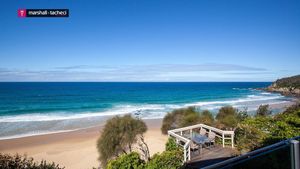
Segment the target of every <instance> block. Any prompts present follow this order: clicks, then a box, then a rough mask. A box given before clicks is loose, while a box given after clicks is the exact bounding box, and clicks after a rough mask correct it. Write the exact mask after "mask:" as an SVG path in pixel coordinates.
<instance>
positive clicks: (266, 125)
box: [235, 104, 300, 151]
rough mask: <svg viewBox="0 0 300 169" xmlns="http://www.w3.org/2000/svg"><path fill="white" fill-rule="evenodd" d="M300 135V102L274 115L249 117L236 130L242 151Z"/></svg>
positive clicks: (237, 142) (239, 147) (236, 136)
mask: <svg viewBox="0 0 300 169" xmlns="http://www.w3.org/2000/svg"><path fill="white" fill-rule="evenodd" d="M299 135H300V104H297V105H294V106H292V107H290V108H288V109H287V110H286V111H284V112H283V113H279V114H277V115H274V116H255V117H248V118H247V119H245V120H244V121H243V122H241V123H240V124H239V125H238V127H237V129H236V131H235V140H236V146H237V148H238V149H239V150H241V151H251V150H254V149H257V148H259V147H263V146H267V145H270V144H272V143H275V142H278V141H281V140H285V139H288V138H292V137H296V136H299Z"/></svg>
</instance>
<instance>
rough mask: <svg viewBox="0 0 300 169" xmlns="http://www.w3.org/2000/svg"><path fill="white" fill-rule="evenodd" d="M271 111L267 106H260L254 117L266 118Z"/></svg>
mask: <svg viewBox="0 0 300 169" xmlns="http://www.w3.org/2000/svg"><path fill="white" fill-rule="evenodd" d="M271 114H272V111H271V110H270V108H269V105H268V104H266V105H260V106H259V107H258V109H257V111H256V116H268V115H271Z"/></svg>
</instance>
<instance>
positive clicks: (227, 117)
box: [99, 104, 300, 169]
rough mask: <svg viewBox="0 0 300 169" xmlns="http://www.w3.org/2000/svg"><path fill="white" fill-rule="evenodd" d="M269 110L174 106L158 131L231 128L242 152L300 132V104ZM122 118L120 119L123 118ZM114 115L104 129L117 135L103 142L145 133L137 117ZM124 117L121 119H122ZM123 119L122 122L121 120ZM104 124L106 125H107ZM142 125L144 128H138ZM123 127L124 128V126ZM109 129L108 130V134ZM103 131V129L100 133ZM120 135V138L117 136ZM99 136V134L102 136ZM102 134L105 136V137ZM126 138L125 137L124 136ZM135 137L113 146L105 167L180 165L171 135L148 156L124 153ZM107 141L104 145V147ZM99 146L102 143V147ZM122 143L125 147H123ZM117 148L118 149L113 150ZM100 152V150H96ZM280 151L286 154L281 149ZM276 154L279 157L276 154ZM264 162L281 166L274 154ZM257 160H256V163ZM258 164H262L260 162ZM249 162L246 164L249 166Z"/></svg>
mask: <svg viewBox="0 0 300 169" xmlns="http://www.w3.org/2000/svg"><path fill="white" fill-rule="evenodd" d="M270 112H271V111H270V110H269V106H268V105H261V106H260V107H259V108H258V110H257V114H256V115H255V116H248V115H247V111H246V110H244V111H239V110H238V109H235V108H233V107H230V106H226V107H222V108H221V109H220V110H219V112H218V113H217V115H216V118H214V117H213V115H212V114H211V113H210V112H209V111H207V110H206V111H197V110H196V109H195V108H194V107H188V108H185V109H177V110H174V111H172V112H170V113H168V114H167V115H166V116H165V118H164V119H163V124H162V128H161V129H162V132H163V133H167V131H168V130H170V129H173V128H178V127H184V126H188V125H193V124H197V123H205V124H208V125H212V126H215V127H219V128H222V129H231V130H235V145H236V147H237V149H238V150H239V151H240V152H242V153H244V152H248V151H252V150H255V149H257V148H260V147H263V146H267V145H269V144H272V143H274V142H277V141H280V140H283V139H287V138H291V137H295V136H299V135H300V104H297V105H295V106H292V107H290V108H288V109H287V110H286V111H284V112H283V113H280V114H277V115H274V116H271V113H270ZM123 118H124V119H123ZM123 118H121V117H116V118H113V119H112V120H110V121H108V123H107V124H106V127H105V129H110V130H109V131H110V132H113V131H119V133H118V134H116V133H114V134H113V135H117V136H112V135H111V134H110V135H109V139H108V140H107V142H111V143H115V141H114V140H115V138H113V137H116V138H118V139H117V140H119V141H122V138H123V137H125V138H127V137H129V136H124V135H126V134H128V133H127V132H129V133H130V132H132V133H131V134H130V137H129V138H136V136H137V135H140V134H142V133H143V132H145V130H146V129H145V126H144V125H142V124H140V123H141V122H140V120H137V119H133V118H132V117H130V116H125V117H123ZM123 120H124V121H123ZM122 121H123V122H122ZM125 124H126V126H127V125H128V126H131V127H128V128H130V129H133V126H142V127H139V129H133V130H137V131H128V128H127V127H125V126H123V125H125ZM107 126H108V127H107ZM143 126H144V129H142V128H143ZM124 127H125V128H126V129H125V128H124ZM110 132H109V133H110ZM104 133H105V132H104ZM121 136H122V137H121ZM102 137H103V136H102ZM105 137H106V136H105ZM125 140H126V139H125ZM133 140H135V139H128V138H127V141H126V142H122V143H119V142H117V143H118V144H113V145H117V146H119V145H122V146H120V151H115V153H116V152H117V153H118V154H117V155H116V154H112V156H111V157H109V159H110V161H109V162H108V164H107V165H106V168H107V169H115V168H124V169H125V168H130V169H177V168H184V166H183V165H182V162H183V152H182V149H181V147H179V146H178V145H177V144H176V141H175V140H174V139H172V138H169V139H168V142H167V143H166V150H165V151H164V152H162V153H157V154H155V155H153V156H152V157H151V158H148V160H147V159H145V158H141V154H138V153H136V152H131V151H130V153H127V151H123V150H125V149H124V147H125V148H127V149H126V150H128V149H129V147H130V146H129V144H133V143H134V142H135V141H133ZM107 144H108V143H106V144H104V145H105V146H106V147H105V148H107V147H109V146H113V145H108V146H107ZM104 145H102V146H104ZM125 145H126V146H125ZM113 150H118V149H113ZM99 152H100V151H99ZM281 153H286V152H285V150H282V151H281ZM278 157H279V156H278ZM264 158H266V160H269V161H268V162H270V160H271V162H272V165H273V166H275V168H276V167H277V168H278V167H279V168H280V167H281V166H283V165H282V164H281V163H278V162H277V161H278V159H277V155H270V156H269V155H268V156H266V157H264ZM258 163H259V161H258V162H257V164H258ZM260 164H265V162H264V161H261V162H260ZM251 165H252V164H249V166H251Z"/></svg>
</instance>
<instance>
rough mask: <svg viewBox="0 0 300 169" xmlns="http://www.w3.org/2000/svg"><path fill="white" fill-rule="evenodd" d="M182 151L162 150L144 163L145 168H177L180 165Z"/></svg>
mask: <svg viewBox="0 0 300 169" xmlns="http://www.w3.org/2000/svg"><path fill="white" fill-rule="evenodd" d="M182 154H183V153H182V151H164V152H162V153H161V154H155V155H153V157H152V158H151V160H150V161H149V162H148V163H147V164H146V167H145V168H146V169H178V168H180V167H182V162H183V161H182V160H183V157H182Z"/></svg>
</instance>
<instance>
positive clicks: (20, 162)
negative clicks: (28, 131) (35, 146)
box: [0, 153, 64, 169]
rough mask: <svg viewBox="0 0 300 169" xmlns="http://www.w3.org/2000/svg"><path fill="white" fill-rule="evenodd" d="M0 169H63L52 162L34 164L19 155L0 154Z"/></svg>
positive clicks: (28, 158)
mask: <svg viewBox="0 0 300 169" xmlns="http://www.w3.org/2000/svg"><path fill="white" fill-rule="evenodd" d="M0 168H3V169H63V168H64V167H60V166H59V165H58V164H55V163H54V162H52V163H48V162H46V161H45V160H42V161H40V162H39V163H38V162H34V159H33V158H31V157H27V156H26V155H24V156H22V155H19V154H16V155H9V154H2V153H0Z"/></svg>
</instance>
